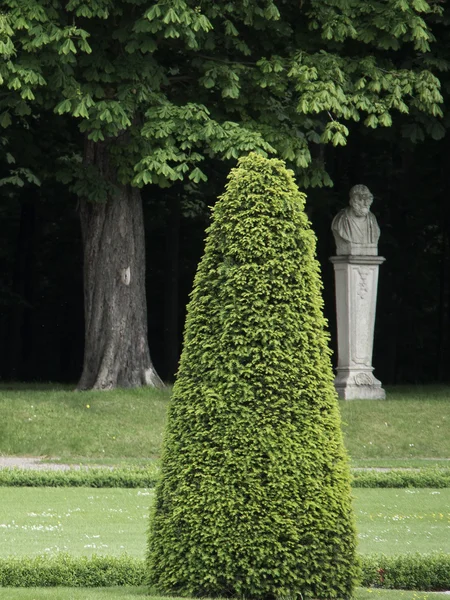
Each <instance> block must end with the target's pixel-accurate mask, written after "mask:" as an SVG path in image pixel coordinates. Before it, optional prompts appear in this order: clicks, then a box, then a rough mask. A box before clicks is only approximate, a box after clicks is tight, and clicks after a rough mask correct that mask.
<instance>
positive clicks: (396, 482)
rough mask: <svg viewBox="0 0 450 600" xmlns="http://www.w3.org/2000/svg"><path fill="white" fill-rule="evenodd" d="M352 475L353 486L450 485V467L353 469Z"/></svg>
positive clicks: (444, 486) (416, 486)
mask: <svg viewBox="0 0 450 600" xmlns="http://www.w3.org/2000/svg"><path fill="white" fill-rule="evenodd" d="M352 475H353V481H352V486H353V487H360V488H408V487H414V488H448V487H450V469H421V470H420V471H419V470H405V469H393V470H391V471H372V470H353V472H352Z"/></svg>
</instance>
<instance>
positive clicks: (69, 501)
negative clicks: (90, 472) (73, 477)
mask: <svg viewBox="0 0 450 600" xmlns="http://www.w3.org/2000/svg"><path fill="white" fill-rule="evenodd" d="M354 495H355V502H354V506H355V515H356V523H357V529H358V536H359V552H361V553H365V554H373V553H384V554H401V553H405V552H421V553H428V552H434V551H443V552H448V550H449V539H450V489H440V490H433V489H420V490H419V489H362V488H360V489H357V490H355V491H354ZM152 498H153V491H152V490H145V489H141V490H139V489H117V488H115V489H92V488H3V489H2V502H1V504H0V556H2V557H6V556H11V555H16V556H21V555H27V556H35V555H37V554H42V553H49V554H53V553H57V552H67V553H69V554H72V555H75V556H81V555H86V556H91V555H92V554H98V555H110V556H118V555H120V554H123V553H127V554H129V555H130V556H135V557H137V558H143V557H144V555H145V549H146V529H147V519H148V512H149V506H150V502H151V500H152Z"/></svg>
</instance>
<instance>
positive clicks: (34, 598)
mask: <svg viewBox="0 0 450 600" xmlns="http://www.w3.org/2000/svg"><path fill="white" fill-rule="evenodd" d="M144 596H145V597H146V598H147V599H148V600H168V597H167V596H166V597H163V596H156V595H153V594H151V591H150V590H149V589H148V588H145V587H129V588H120V587H116V588H111V587H110V588H93V589H92V588H78V589H77V588H0V600H47V599H48V600H106V599H109V598H111V600H115V599H116V598H117V599H118V600H134V598H143V597H144ZM444 598H445V599H447V600H448V595H446V594H439V593H436V592H408V591H403V590H402V591H400V590H377V589H364V588H358V589H357V590H356V593H355V595H354V599H355V600H444ZM171 600H180V599H177V598H176V597H175V596H171Z"/></svg>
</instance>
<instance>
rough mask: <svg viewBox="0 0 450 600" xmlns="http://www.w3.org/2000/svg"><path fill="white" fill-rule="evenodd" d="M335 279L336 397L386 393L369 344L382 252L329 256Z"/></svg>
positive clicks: (381, 396)
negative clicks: (374, 371) (365, 254)
mask: <svg viewBox="0 0 450 600" xmlns="http://www.w3.org/2000/svg"><path fill="white" fill-rule="evenodd" d="M330 260H331V262H332V263H333V264H334V272H335V279H336V313H337V330H338V331H337V333H338V366H337V369H336V371H337V375H336V379H335V382H334V385H335V387H336V390H337V392H338V395H339V397H340V398H344V399H345V400H356V399H367V400H378V399H384V398H385V397H386V394H385V391H384V390H383V388H382V387H381V382H380V381H378V379H375V377H374V376H373V374H372V371H373V367H372V348H373V334H374V327H375V310H376V300H377V287H378V268H379V265H380V264H381V263H382V262H384V260H385V259H384V258H383V257H382V256H353V255H349V256H345V255H343V256H333V257H332V258H331V259H330Z"/></svg>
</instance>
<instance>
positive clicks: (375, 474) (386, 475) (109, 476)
mask: <svg viewBox="0 0 450 600" xmlns="http://www.w3.org/2000/svg"><path fill="white" fill-rule="evenodd" d="M158 477H159V469H158V468H157V467H156V466H154V467H150V468H138V467H134V468H116V469H114V470H111V469H105V468H103V469H99V468H91V469H81V470H75V469H70V470H69V471H32V470H29V469H18V468H13V469H10V468H6V469H0V486H11V487H12V486H17V487H19V486H23V487H25V486H26V487H93V488H115V487H117V488H142V487H147V488H148V487H154V486H155V483H156V482H157V480H158ZM352 485H353V487H360V488H407V487H415V488H448V487H450V469H424V470H421V471H407V470H393V471H382V472H381V471H363V470H361V471H359V470H354V471H353V482H352Z"/></svg>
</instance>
